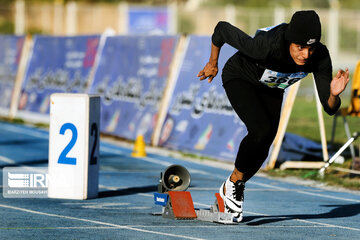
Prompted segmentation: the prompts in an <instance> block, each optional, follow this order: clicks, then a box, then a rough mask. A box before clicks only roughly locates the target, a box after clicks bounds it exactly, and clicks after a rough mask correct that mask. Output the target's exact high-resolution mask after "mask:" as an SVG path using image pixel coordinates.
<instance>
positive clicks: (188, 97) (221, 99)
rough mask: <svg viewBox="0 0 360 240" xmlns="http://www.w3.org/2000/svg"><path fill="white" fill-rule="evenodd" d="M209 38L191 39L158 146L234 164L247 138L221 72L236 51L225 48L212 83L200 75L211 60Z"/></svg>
mask: <svg viewBox="0 0 360 240" xmlns="http://www.w3.org/2000/svg"><path fill="white" fill-rule="evenodd" d="M210 49H211V38H210V37H209V36H189V43H188V47H187V51H186V54H185V57H184V60H183V63H182V65H181V68H180V72H179V76H178V78H177V82H176V85H175V88H174V92H173V94H172V98H171V100H170V104H169V108H168V111H167V116H166V118H165V121H164V124H163V127H162V129H161V134H160V138H159V141H158V145H159V146H163V147H167V148H171V149H175V150H181V151H186V152H191V153H196V154H200V155H204V156H210V157H214V158H217V159H222V160H226V161H234V159H235V157H236V154H237V150H238V146H239V144H240V141H241V140H242V139H243V137H244V136H245V135H246V134H247V130H246V127H245V125H244V123H243V122H242V121H241V120H240V119H239V117H238V116H237V115H236V113H235V112H234V110H233V109H232V107H231V105H230V103H229V101H228V99H227V96H226V93H225V91H224V89H223V87H222V80H221V69H222V68H223V66H224V64H225V62H226V61H227V59H228V58H229V57H230V56H232V55H233V54H234V53H235V52H236V50H235V49H234V48H232V47H230V46H229V45H224V46H223V47H222V49H221V52H220V58H219V73H218V75H217V76H216V77H215V78H214V79H213V81H212V83H210V84H209V83H208V82H207V80H204V81H199V78H198V77H197V74H198V72H199V71H200V70H202V69H203V68H204V66H205V64H206V63H207V62H208V60H209V57H210Z"/></svg>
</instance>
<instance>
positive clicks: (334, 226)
mask: <svg viewBox="0 0 360 240" xmlns="http://www.w3.org/2000/svg"><path fill="white" fill-rule="evenodd" d="M138 195H142V196H146V197H153V195H151V194H147V193H139V194H138ZM194 205H196V206H200V207H206V208H209V207H210V206H209V205H208V204H203V203H199V202H194ZM244 213H246V214H251V215H256V216H264V217H272V216H271V215H268V214H264V213H256V212H250V211H244ZM276 218H281V219H285V220H295V221H298V222H303V223H308V224H315V225H316V226H319V225H320V226H322V227H329V228H339V229H346V230H352V231H357V232H360V229H359V228H352V227H345V226H340V225H334V224H328V223H319V222H314V221H308V220H304V219H299V218H294V219H292V218H288V217H276ZM261 226H263V225H261ZM284 227H286V225H284ZM312 227H313V226H312Z"/></svg>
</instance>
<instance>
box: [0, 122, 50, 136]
mask: <svg viewBox="0 0 360 240" xmlns="http://www.w3.org/2000/svg"><path fill="white" fill-rule="evenodd" d="M0 126H1V125H0ZM1 127H2V128H3V129H5V130H7V131H11V132H15V133H20V134H25V135H28V136H32V137H38V138H44V139H48V138H49V133H48V132H41V131H39V130H36V129H31V128H25V127H21V128H20V127H17V126H14V125H6V127H3V126H1Z"/></svg>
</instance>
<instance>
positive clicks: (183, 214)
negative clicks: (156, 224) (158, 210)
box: [154, 191, 197, 219]
mask: <svg viewBox="0 0 360 240" xmlns="http://www.w3.org/2000/svg"><path fill="white" fill-rule="evenodd" d="M154 200H155V204H157V205H161V206H163V207H164V208H163V212H162V216H163V217H164V218H172V219H195V218H197V216H196V212H195V209H194V203H193V201H192V198H191V194H190V192H186V191H169V192H168V194H164V193H155V194H154Z"/></svg>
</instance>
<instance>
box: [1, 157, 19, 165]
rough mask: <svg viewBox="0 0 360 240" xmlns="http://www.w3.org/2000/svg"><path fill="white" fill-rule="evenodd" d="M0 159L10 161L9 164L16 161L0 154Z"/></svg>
mask: <svg viewBox="0 0 360 240" xmlns="http://www.w3.org/2000/svg"><path fill="white" fill-rule="evenodd" d="M0 161H2V162H6V163H10V164H15V163H16V162H15V161H14V160H12V159H10V158H7V157H5V156H1V155H0Z"/></svg>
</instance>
